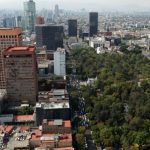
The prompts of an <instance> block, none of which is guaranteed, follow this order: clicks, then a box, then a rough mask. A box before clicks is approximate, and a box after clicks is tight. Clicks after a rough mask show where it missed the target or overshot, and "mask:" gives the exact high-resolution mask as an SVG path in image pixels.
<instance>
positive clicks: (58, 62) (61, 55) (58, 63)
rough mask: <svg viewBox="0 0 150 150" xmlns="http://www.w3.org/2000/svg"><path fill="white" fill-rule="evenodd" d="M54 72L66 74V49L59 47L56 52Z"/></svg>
mask: <svg viewBox="0 0 150 150" xmlns="http://www.w3.org/2000/svg"><path fill="white" fill-rule="evenodd" d="M54 74H55V75H59V76H65V75H66V52H65V49H61V48H58V49H57V51H56V52H54Z"/></svg>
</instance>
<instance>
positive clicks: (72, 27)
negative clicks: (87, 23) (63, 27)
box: [68, 19, 77, 36]
mask: <svg viewBox="0 0 150 150" xmlns="http://www.w3.org/2000/svg"><path fill="white" fill-rule="evenodd" d="M68 36H77V20H73V19H70V20H68Z"/></svg>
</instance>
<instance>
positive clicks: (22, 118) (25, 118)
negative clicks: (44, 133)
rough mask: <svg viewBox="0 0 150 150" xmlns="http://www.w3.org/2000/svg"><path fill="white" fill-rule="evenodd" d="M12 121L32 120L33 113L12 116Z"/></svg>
mask: <svg viewBox="0 0 150 150" xmlns="http://www.w3.org/2000/svg"><path fill="white" fill-rule="evenodd" d="M13 120H14V121H17V122H21V121H34V119H33V115H17V116H14V119H13Z"/></svg>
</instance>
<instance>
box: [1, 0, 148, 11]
mask: <svg viewBox="0 0 150 150" xmlns="http://www.w3.org/2000/svg"><path fill="white" fill-rule="evenodd" d="M25 1H27V0H19V1H18V0H6V1H1V2H0V9H12V6H13V9H18V8H19V9H21V10H23V2H25ZM34 1H35V2H36V7H37V10H40V9H43V8H45V9H54V6H55V4H58V5H59V6H60V8H62V9H68V10H80V9H82V8H85V9H87V10H89V11H94V10H96V11H149V10H150V1H148V0H136V1H135V0H132V1H131V0H121V1H120V0H105V1H103V0H92V1H91V0H82V1H80V0H76V1H75V0H74V1H71V3H70V0H51V1H50V0H42V1H41V0H34ZM14 4H15V5H14ZM79 4H80V5H79Z"/></svg>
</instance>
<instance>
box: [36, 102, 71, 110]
mask: <svg viewBox="0 0 150 150" xmlns="http://www.w3.org/2000/svg"><path fill="white" fill-rule="evenodd" d="M36 108H43V109H62V108H70V106H69V102H66V101H65V102H50V103H36Z"/></svg>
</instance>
